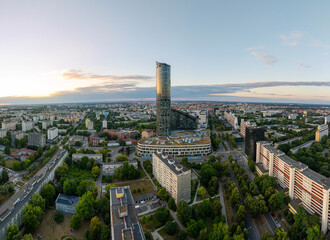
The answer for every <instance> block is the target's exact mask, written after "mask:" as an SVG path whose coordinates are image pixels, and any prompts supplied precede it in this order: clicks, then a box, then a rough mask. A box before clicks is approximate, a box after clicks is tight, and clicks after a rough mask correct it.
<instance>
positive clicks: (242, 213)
mask: <svg viewBox="0 0 330 240" xmlns="http://www.w3.org/2000/svg"><path fill="white" fill-rule="evenodd" d="M236 217H237V220H238V222H242V221H245V218H246V210H245V207H244V206H243V205H240V206H239V208H238V210H237V213H236Z"/></svg>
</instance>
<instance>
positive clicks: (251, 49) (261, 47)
mask: <svg viewBox="0 0 330 240" xmlns="http://www.w3.org/2000/svg"><path fill="white" fill-rule="evenodd" d="M264 47H265V46H264V45H260V46H255V47H249V48H245V49H244V51H245V52H251V51H255V50H258V49H263V48H264Z"/></svg>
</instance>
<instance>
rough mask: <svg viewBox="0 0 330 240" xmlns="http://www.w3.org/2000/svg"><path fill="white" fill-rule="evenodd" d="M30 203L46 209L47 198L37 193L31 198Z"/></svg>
mask: <svg viewBox="0 0 330 240" xmlns="http://www.w3.org/2000/svg"><path fill="white" fill-rule="evenodd" d="M30 204H31V205H32V206H33V207H37V206H38V207H40V208H41V210H42V211H44V210H45V199H43V198H42V197H41V196H40V195H39V194H38V193H35V194H34V195H33V196H32V198H31V200H30Z"/></svg>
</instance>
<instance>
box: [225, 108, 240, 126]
mask: <svg viewBox="0 0 330 240" xmlns="http://www.w3.org/2000/svg"><path fill="white" fill-rule="evenodd" d="M224 117H225V119H226V121H227V122H228V123H229V124H230V125H231V126H232V127H233V128H234V129H235V130H237V129H238V119H237V117H236V116H235V114H233V113H231V112H225V113H224Z"/></svg>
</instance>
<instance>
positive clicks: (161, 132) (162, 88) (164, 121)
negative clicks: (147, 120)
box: [156, 62, 171, 136]
mask: <svg viewBox="0 0 330 240" xmlns="http://www.w3.org/2000/svg"><path fill="white" fill-rule="evenodd" d="M156 66H157V69H156V87H157V103H156V107H157V110H156V112H157V135H158V136H168V135H170V133H171V66H170V65H168V64H166V63H159V62H156Z"/></svg>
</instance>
